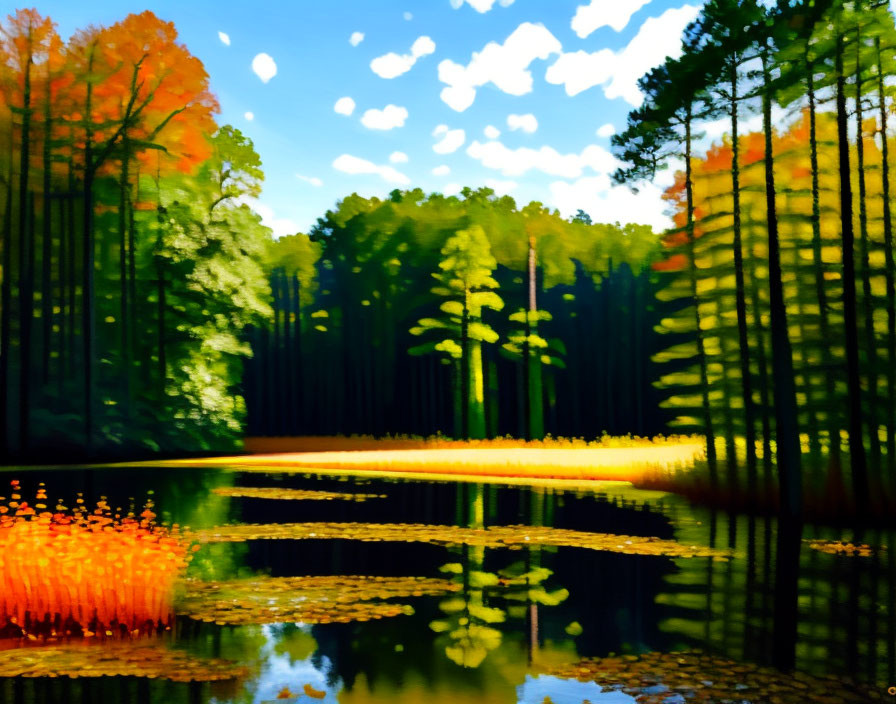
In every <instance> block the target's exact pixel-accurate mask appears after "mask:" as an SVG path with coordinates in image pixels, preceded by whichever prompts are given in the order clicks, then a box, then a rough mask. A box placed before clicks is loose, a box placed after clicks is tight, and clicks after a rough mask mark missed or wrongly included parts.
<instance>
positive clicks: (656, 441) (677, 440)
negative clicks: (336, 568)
mask: <svg viewBox="0 0 896 704" xmlns="http://www.w3.org/2000/svg"><path fill="white" fill-rule="evenodd" d="M695 442H697V443H702V442H703V438H701V437H699V436H696V435H669V436H664V435H658V436H656V437H653V438H642V437H638V436H633V435H602V436H601V437H600V438H598V439H597V440H585V439H584V438H563V437H558V438H555V437H551V436H550V435H549V436H548V437H546V438H545V439H543V440H522V439H519V438H513V437H510V436H507V437H501V438H491V439H484V440H454V439H452V438H447V437H444V436H442V435H430V436H428V437H421V436H412V435H389V436H386V437H382V438H376V437H374V436H372V435H335V436H326V435H316V436H312V435H304V436H296V437H248V438H246V439H245V440H244V442H243V446H244V449H245V451H246V452H248V453H249V454H272V453H282V452H325V451H334V452H356V451H361V450H468V449H501V450H506V449H520V448H529V449H541V450H573V449H577V450H585V449H591V450H593V449H597V448H608V447H653V446H655V445H673V444H691V443H695Z"/></svg>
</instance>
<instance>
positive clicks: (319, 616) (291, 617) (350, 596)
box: [178, 575, 459, 625]
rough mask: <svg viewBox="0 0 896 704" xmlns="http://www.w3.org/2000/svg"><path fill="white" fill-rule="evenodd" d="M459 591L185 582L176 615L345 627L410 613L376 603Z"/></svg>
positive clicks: (376, 582) (434, 583) (395, 585)
mask: <svg viewBox="0 0 896 704" xmlns="http://www.w3.org/2000/svg"><path fill="white" fill-rule="evenodd" d="M457 589H459V586H458V585H455V584H454V583H452V582H449V581H447V580H443V579H431V578H427V577H365V576H340V575H337V576H332V577H264V578H254V579H243V580H232V581H227V582H199V581H194V580H188V581H186V582H185V595H184V597H183V598H182V599H181V600H180V602H179V604H178V612H179V613H183V614H185V615H187V616H189V617H190V618H193V619H196V620H199V621H207V622H212V623H219V624H227V625H247V624H264V623H349V622H352V621H370V620H373V619H381V618H390V617H393V616H401V615H403V614H410V613H413V609H412V608H411V607H410V606H408V605H405V604H395V603H390V602H382V601H376V600H378V599H390V598H401V597H419V596H440V595H443V594H446V593H448V592H451V591H456V590H457Z"/></svg>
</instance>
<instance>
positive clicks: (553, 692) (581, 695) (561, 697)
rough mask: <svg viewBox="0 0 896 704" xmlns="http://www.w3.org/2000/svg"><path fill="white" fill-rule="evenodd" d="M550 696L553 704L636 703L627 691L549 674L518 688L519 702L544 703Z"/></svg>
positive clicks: (532, 678)
mask: <svg viewBox="0 0 896 704" xmlns="http://www.w3.org/2000/svg"><path fill="white" fill-rule="evenodd" d="M545 697H549V698H550V701H551V702H553V704H582V702H583V701H584V700H586V699H587V700H588V701H589V702H591V703H592V704H634V702H635V701H636V700H635V698H634V697H632V696H631V695H628V694H626V693H625V692H617V691H613V690H610V691H606V692H605V691H603V688H602V687H601V686H600V685H599V684H597V683H596V682H579V681H578V680H567V679H561V678H559V677H551V676H549V675H539V676H538V677H532V676H531V675H526V681H525V682H523V684H521V685H520V686H519V687H517V688H516V701H517V704H542V702H543V701H544V700H545Z"/></svg>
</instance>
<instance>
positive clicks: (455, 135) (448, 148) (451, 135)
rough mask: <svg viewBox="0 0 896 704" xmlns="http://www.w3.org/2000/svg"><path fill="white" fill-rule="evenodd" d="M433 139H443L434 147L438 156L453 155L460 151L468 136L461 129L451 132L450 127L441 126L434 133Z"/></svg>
mask: <svg viewBox="0 0 896 704" xmlns="http://www.w3.org/2000/svg"><path fill="white" fill-rule="evenodd" d="M432 136H433V137H441V139H440V140H439V141H438V142H436V143H435V144H433V145H432V150H433V151H434V152H435V153H436V154H451V153H452V152H456V151H457V150H458V149H460V148H461V147H462V146H463V144H464V142H465V141H466V139H467V134H466V132H464V131H463V130H461V129H457V130H451V129H448V125H439V126H438V127H436V128H435V129H434V130H433V131H432Z"/></svg>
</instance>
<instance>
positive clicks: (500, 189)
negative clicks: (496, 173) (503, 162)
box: [485, 178, 519, 196]
mask: <svg viewBox="0 0 896 704" xmlns="http://www.w3.org/2000/svg"><path fill="white" fill-rule="evenodd" d="M485 185H486V186H488V187H489V188H491V189H492V190H493V191H494V192H495V195H498V196H508V195H510V192H511V191H512V190H513V189H515V188H516V187H517V186H519V184H518V183H517V182H516V181H500V180H498V179H496V178H487V179H485Z"/></svg>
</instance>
